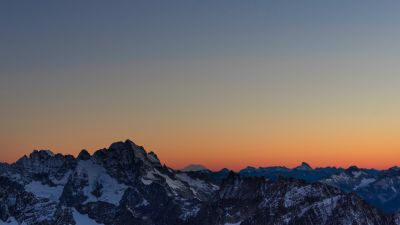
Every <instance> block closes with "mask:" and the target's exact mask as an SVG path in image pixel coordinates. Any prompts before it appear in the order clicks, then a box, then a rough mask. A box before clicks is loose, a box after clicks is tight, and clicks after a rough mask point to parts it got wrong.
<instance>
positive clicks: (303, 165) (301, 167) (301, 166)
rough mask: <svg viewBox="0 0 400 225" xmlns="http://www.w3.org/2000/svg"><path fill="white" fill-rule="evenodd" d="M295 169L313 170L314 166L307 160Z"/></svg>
mask: <svg viewBox="0 0 400 225" xmlns="http://www.w3.org/2000/svg"><path fill="white" fill-rule="evenodd" d="M294 169H295V170H304V171H306V170H312V169H313V168H312V167H311V166H310V165H309V164H308V163H306V162H302V163H301V165H300V166H297V167H295V168H294Z"/></svg>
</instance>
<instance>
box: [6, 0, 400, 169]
mask: <svg viewBox="0 0 400 225" xmlns="http://www.w3.org/2000/svg"><path fill="white" fill-rule="evenodd" d="M399 10H400V2H398V1H366V0H362V1H361V0H360V1H348V0H339V1H320V0H315V1H300V0H299V1H283V0H279V1H278V0H274V1H203V0H202V1H193V0H182V1H161V0H160V1H152V0H150V1H149V0H146V1H98V0H96V1H84V2H83V1H1V3H0V161H7V162H13V161H15V160H16V159H18V158H19V157H20V156H22V155H24V154H29V153H30V152H31V151H32V150H33V149H52V150H53V151H54V152H62V153H70V154H74V155H76V154H77V153H78V152H79V151H80V150H81V149H83V148H86V149H88V150H89V151H90V152H93V151H95V150H96V149H99V148H102V147H108V145H109V144H111V143H112V142H114V141H118V140H125V139H127V138H129V139H132V140H133V141H135V142H136V143H137V144H139V145H143V146H144V147H145V148H146V149H147V150H154V151H155V152H156V153H157V154H158V156H159V158H160V159H161V160H162V161H163V162H164V163H166V164H167V165H169V166H172V167H174V168H180V167H183V166H185V165H187V164H190V163H200V164H204V165H206V166H208V167H210V168H212V169H219V168H222V167H229V168H232V169H239V168H242V167H244V166H247V165H250V166H273V165H285V166H289V167H292V166H295V165H297V164H299V163H300V162H302V161H307V162H309V163H310V164H311V165H312V166H328V165H334V166H344V167H347V166H349V165H353V164H355V165H358V166H361V167H375V168H387V167H391V166H393V165H400V63H399V62H400V14H399Z"/></svg>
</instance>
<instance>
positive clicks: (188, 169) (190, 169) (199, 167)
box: [181, 164, 209, 172]
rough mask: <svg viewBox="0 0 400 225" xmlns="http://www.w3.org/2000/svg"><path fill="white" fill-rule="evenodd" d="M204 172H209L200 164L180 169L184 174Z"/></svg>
mask: <svg viewBox="0 0 400 225" xmlns="http://www.w3.org/2000/svg"><path fill="white" fill-rule="evenodd" d="M206 170H209V169H208V168H207V167H205V166H203V165H200V164H191V165H188V166H186V167H184V168H183V169H181V171H184V172H197V171H206Z"/></svg>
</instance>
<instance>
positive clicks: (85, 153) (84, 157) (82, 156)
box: [78, 149, 90, 160]
mask: <svg viewBox="0 0 400 225" xmlns="http://www.w3.org/2000/svg"><path fill="white" fill-rule="evenodd" d="M78 159H80V160H88V159H90V154H89V152H88V151H86V150H85V149H83V150H82V151H81V152H80V153H79V155H78Z"/></svg>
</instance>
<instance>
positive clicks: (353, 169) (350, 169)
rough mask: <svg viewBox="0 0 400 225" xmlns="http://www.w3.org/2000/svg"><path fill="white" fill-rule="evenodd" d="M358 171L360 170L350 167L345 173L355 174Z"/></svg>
mask: <svg viewBox="0 0 400 225" xmlns="http://www.w3.org/2000/svg"><path fill="white" fill-rule="evenodd" d="M359 170H360V168H358V167H357V166H350V167H349V168H347V169H346V172H350V173H352V172H356V171H359Z"/></svg>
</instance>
